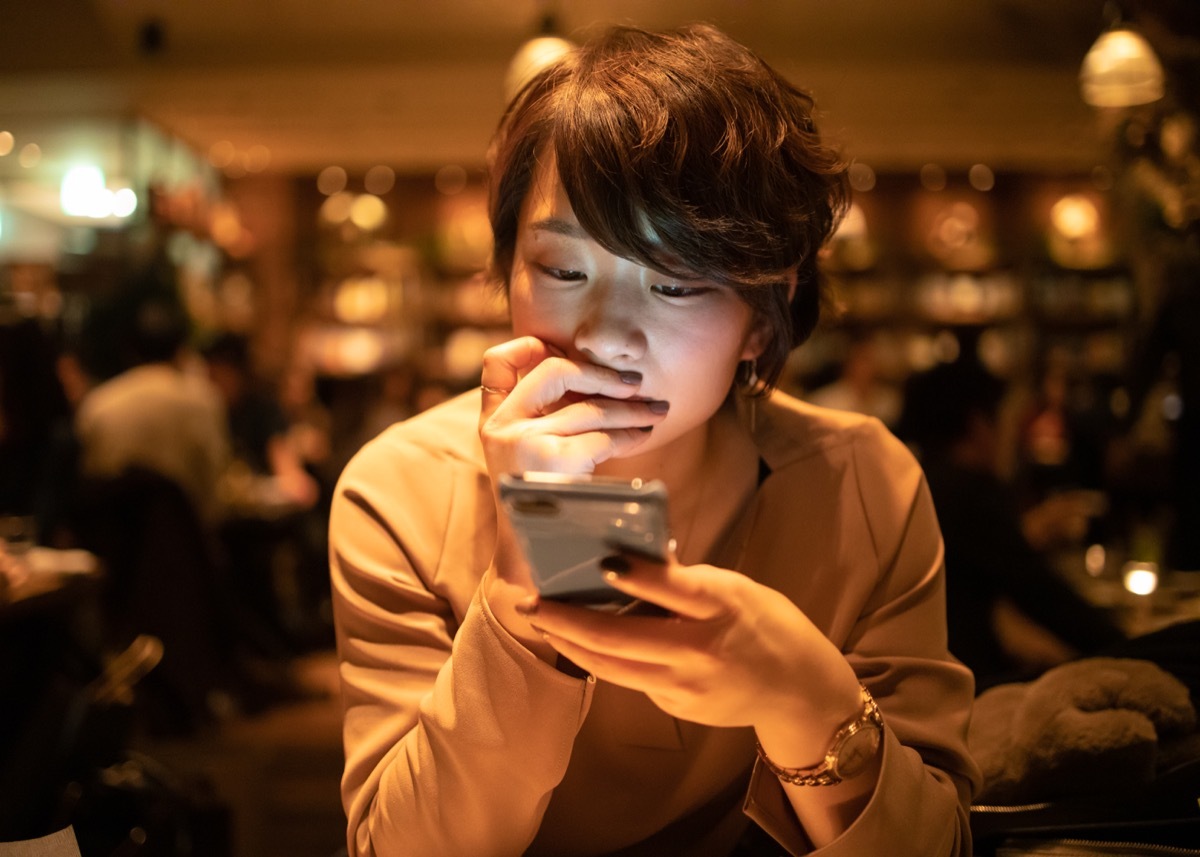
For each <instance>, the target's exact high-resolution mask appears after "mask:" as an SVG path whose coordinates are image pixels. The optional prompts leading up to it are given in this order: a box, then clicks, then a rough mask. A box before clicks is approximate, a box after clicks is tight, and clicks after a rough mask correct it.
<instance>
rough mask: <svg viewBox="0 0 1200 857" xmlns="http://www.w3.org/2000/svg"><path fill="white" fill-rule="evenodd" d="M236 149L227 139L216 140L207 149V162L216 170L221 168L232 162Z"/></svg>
mask: <svg viewBox="0 0 1200 857" xmlns="http://www.w3.org/2000/svg"><path fill="white" fill-rule="evenodd" d="M236 156H237V149H235V148H234V147H233V143H231V142H229V141H228V140H218V141H217V142H215V143H213V144H212V145H211V146H210V147H209V149H208V162H209V163H210V164H212V165H213V166H214V167H216V168H217V169H218V170H223V169H225V168H226V167H227V166H229V165H230V164H232V163H233V159H234V158H235V157H236Z"/></svg>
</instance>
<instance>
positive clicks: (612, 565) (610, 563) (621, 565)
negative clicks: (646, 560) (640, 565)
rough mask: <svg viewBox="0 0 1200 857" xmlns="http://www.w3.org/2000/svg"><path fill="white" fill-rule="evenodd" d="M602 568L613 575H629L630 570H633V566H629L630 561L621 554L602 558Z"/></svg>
mask: <svg viewBox="0 0 1200 857" xmlns="http://www.w3.org/2000/svg"><path fill="white" fill-rule="evenodd" d="M600 568H602V569H604V570H605V571H607V572H611V573H612V574H615V575H620V574H628V573H629V570H630V569H631V568H633V566H631V565H630V564H629V560H627V559H625V557H623V556H621V555H620V554H619V553H615V554H610V555H609V556H606V557H601V559H600ZM606 576H607V575H606Z"/></svg>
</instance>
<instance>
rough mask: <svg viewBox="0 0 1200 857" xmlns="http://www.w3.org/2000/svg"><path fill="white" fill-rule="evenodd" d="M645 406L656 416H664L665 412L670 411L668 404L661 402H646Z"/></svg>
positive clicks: (669, 404)
mask: <svg viewBox="0 0 1200 857" xmlns="http://www.w3.org/2000/svg"><path fill="white" fill-rule="evenodd" d="M646 405H647V406H648V407H649V408H650V410H651V411H653V412H654V413H656V414H665V413H666V412H667V411H669V410H670V409H671V403H670V402H662V401H657V402H647V403H646Z"/></svg>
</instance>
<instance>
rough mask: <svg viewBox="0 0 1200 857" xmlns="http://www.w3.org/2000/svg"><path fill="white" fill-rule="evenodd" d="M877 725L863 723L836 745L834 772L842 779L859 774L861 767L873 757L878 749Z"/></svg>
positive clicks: (867, 763) (864, 766)
mask: <svg viewBox="0 0 1200 857" xmlns="http://www.w3.org/2000/svg"><path fill="white" fill-rule="evenodd" d="M879 741H880V734H879V727H878V726H875V725H873V724H872V725H865V726H864V727H863V728H861V729H859V730H857V731H856V732H853V733H851V734H850V735H847V736H846V738H845V740H844V741H842V745H841V746H840V747H838V751H837V763H836V764H835V765H834V773H835V774H837V775H838V776H839V777H841V778H842V779H843V780H848V779H850V778H851V777H853V776H855V775H857V774H861V773H862V772H863V769H864V768H866V767H867V765H869V764H870V762H871V760H872V759H874V758H875V753H876V752H877V751H878V750H879Z"/></svg>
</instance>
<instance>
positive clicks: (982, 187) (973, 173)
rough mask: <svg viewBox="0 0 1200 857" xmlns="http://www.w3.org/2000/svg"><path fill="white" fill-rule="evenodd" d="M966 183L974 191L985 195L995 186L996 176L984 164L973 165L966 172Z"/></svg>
mask: <svg viewBox="0 0 1200 857" xmlns="http://www.w3.org/2000/svg"><path fill="white" fill-rule="evenodd" d="M967 181H969V182H970V183H971V187H973V188H975V190H979V191H983V192H984V193H986V192H987V191H989V190H991V189H992V188H994V187H995V186H996V174H995V173H993V172H992V168H991V167H989V166H987V165H986V164H975V165H974V166H973V167H971V169H970V170H968V171H967Z"/></svg>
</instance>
